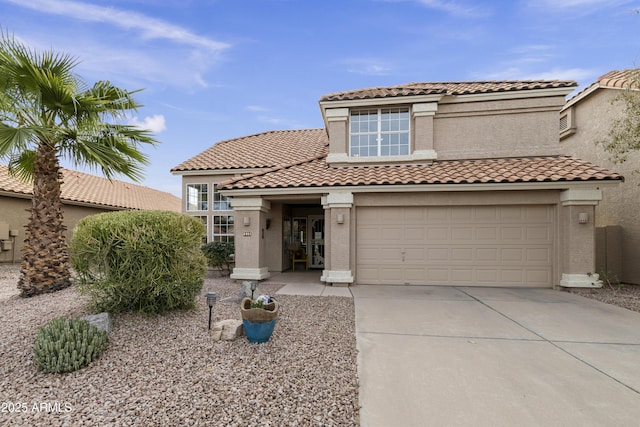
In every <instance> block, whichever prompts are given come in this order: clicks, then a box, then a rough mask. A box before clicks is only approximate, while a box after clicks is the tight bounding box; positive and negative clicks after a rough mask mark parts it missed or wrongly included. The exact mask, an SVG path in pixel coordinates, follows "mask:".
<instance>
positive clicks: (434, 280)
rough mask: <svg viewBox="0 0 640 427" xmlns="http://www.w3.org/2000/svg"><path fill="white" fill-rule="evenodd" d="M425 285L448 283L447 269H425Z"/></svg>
mask: <svg viewBox="0 0 640 427" xmlns="http://www.w3.org/2000/svg"><path fill="white" fill-rule="evenodd" d="M426 279H427V283H425V284H426V285H434V284H442V283H449V282H450V278H449V268H437V267H436V268H429V269H427V275H426Z"/></svg>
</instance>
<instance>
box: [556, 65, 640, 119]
mask: <svg viewBox="0 0 640 427" xmlns="http://www.w3.org/2000/svg"><path fill="white" fill-rule="evenodd" d="M599 88H606V89H634V90H638V89H640V68H634V69H630V70H613V71H609V72H608V73H607V74H604V75H602V76H600V77H598V80H596V81H595V82H593V83H591V84H590V85H589V86H587V87H586V88H584V89H582V90H581V91H580V92H578V93H576V94H575V95H573V96H572V97H571V98H570V99H569V100H568V101H567V102H566V104H565V105H564V107H562V110H563V111H564V110H566V109H567V108H569V107H571V106H572V105H574V104H576V103H578V102H580V101H581V100H583V99H585V98H587V97H588V96H589V95H590V94H591V93H592V92H593V91H595V90H597V89H599Z"/></svg>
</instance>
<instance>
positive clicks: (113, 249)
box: [69, 211, 207, 313]
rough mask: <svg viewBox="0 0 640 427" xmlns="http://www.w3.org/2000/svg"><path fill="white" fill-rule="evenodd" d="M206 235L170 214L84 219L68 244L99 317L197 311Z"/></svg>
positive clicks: (83, 288)
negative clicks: (129, 313)
mask: <svg viewBox="0 0 640 427" xmlns="http://www.w3.org/2000/svg"><path fill="white" fill-rule="evenodd" d="M204 233H205V228H204V225H203V224H202V222H201V221H200V220H199V219H197V218H194V217H191V216H189V215H185V214H179V213H175V212H168V211H120V212H109V213H103V214H98V215H93V216H89V217H86V218H83V219H82V220H81V221H80V222H79V223H78V225H77V226H76V228H75V230H74V232H73V236H72V237H71V240H70V242H69V249H70V255H71V265H72V266H73V268H74V270H75V271H76V273H77V280H76V283H77V286H78V288H79V290H80V292H81V293H84V294H86V295H89V297H90V301H91V304H92V306H93V309H94V310H96V311H98V312H100V311H108V312H111V313H117V312H124V311H135V312H143V313H163V312H165V311H168V310H173V309H183V308H193V307H194V306H195V297H196V295H199V293H200V291H201V289H202V285H203V283H204V276H205V273H206V270H207V261H206V258H205V257H204V255H203V254H202V251H201V250H200V246H201V241H202V235H203V234H204Z"/></svg>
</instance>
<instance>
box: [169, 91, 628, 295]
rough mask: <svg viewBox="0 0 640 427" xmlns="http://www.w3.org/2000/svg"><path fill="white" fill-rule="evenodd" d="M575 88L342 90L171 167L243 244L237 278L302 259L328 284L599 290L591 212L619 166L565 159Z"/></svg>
mask: <svg viewBox="0 0 640 427" xmlns="http://www.w3.org/2000/svg"><path fill="white" fill-rule="evenodd" d="M575 86H576V83H575V82H572V81H490V82H450V83H410V84H405V85H400V86H393V87H376V88H369V89H361V90H353V91H348V92H340V93H333V94H329V95H326V96H323V97H322V98H321V99H320V102H319V105H320V112H321V114H322V117H323V120H324V123H325V128H324V129H310V130H297V131H279V132H278V131H276V132H265V133H261V134H256V135H250V136H246V137H242V138H237V139H232V140H227V141H221V142H218V143H217V144H215V145H213V146H212V147H211V148H209V149H208V150H206V151H204V152H202V153H200V154H198V155H196V156H195V157H193V158H191V159H189V160H187V161H185V162H183V163H182V164H180V165H178V166H176V167H175V168H173V169H172V171H173V173H174V174H178V175H182V180H183V185H184V196H183V203H184V211H185V212H187V213H190V214H193V215H197V216H201V217H202V218H203V220H205V221H207V223H208V229H209V234H210V235H209V237H210V239H214V240H234V241H235V247H236V260H235V261H236V265H235V268H234V270H233V273H232V276H231V277H233V278H235V279H239V280H261V279H265V278H268V277H269V276H270V275H271V274H272V273H273V272H280V271H285V270H288V269H292V268H296V267H297V268H317V269H321V270H322V276H321V280H322V281H323V282H325V283H327V284H332V285H348V284H362V285H366V284H396V285H461V286H474V285H480V286H532V287H533V286H535V287H553V286H558V285H562V286H593V285H594V283H597V277H596V276H595V275H593V274H592V273H593V272H594V231H595V227H594V207H595V206H596V205H597V204H598V202H599V200H600V199H601V198H602V190H603V189H604V188H606V187H609V186H616V185H618V183H619V182H620V181H621V180H622V177H621V176H619V175H618V174H616V173H613V172H610V171H608V170H605V169H602V168H600V167H598V166H595V165H593V164H591V163H589V162H585V161H582V160H578V159H574V158H571V157H566V156H563V155H562V152H561V149H560V144H559V136H558V113H559V111H560V109H561V108H562V107H563V106H564V104H565V96H566V95H567V94H568V93H570V92H571V91H572V90H573V89H574V87H575ZM300 260H301V262H302V264H303V266H300V265H299V264H298V262H299V261H300Z"/></svg>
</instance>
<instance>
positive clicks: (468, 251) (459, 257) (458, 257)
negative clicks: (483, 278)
mask: <svg viewBox="0 0 640 427" xmlns="http://www.w3.org/2000/svg"><path fill="white" fill-rule="evenodd" d="M451 261H462V262H471V261H473V249H472V248H451Z"/></svg>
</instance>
